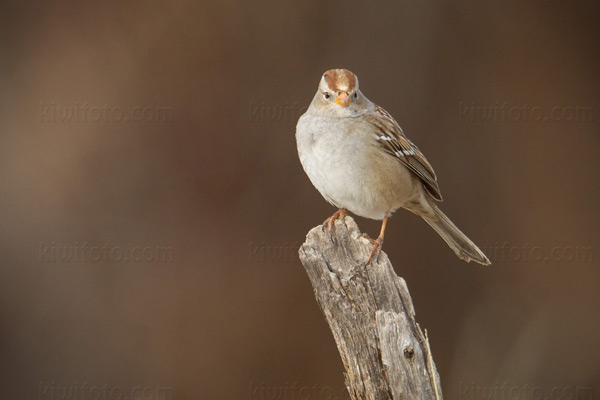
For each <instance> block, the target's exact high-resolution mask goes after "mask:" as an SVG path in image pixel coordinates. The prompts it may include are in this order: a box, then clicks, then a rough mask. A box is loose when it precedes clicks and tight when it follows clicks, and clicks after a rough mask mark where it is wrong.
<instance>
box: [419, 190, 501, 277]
mask: <svg viewBox="0 0 600 400" xmlns="http://www.w3.org/2000/svg"><path fill="white" fill-rule="evenodd" d="M429 205H430V206H431V208H432V210H433V214H434V215H426V214H421V217H423V219H424V220H425V222H427V223H428V224H429V225H430V226H431V227H432V228H433V229H435V231H436V232H437V233H438V234H439V235H440V236H441V237H442V239H444V241H445V242H446V243H448V246H450V248H451V249H452V250H454V252H455V253H456V255H457V256H458V258H460V259H463V260H465V261H466V262H469V261H475V262H477V263H479V264H483V265H490V264H491V262H490V260H489V259H488V258H487V257H486V256H485V254H483V252H482V251H481V250H479V247H477V246H476V245H475V243H473V242H472V241H471V239H469V238H468V237H467V235H465V234H464V233H462V232H461V231H460V229H458V228H457V227H456V225H454V223H452V221H450V218H448V217H447V216H446V214H444V213H443V212H442V210H440V209H439V208H438V207H437V206H436V205H435V204H433V203H432V202H429ZM427 214H429V213H427Z"/></svg>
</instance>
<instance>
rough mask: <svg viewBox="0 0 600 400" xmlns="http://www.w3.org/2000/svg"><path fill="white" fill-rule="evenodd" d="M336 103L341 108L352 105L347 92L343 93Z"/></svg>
mask: <svg viewBox="0 0 600 400" xmlns="http://www.w3.org/2000/svg"><path fill="white" fill-rule="evenodd" d="M335 102H336V103H337V104H339V105H340V106H343V107H348V106H349V105H350V96H348V93H346V92H341V93H340V94H339V95H338V97H337V98H336V99H335Z"/></svg>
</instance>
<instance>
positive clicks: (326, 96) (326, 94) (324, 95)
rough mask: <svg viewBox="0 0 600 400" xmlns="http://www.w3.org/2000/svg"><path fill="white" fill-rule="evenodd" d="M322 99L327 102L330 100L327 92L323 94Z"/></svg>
mask: <svg viewBox="0 0 600 400" xmlns="http://www.w3.org/2000/svg"><path fill="white" fill-rule="evenodd" d="M323 97H325V100H329V99H330V98H331V95H330V94H329V92H325V93H323Z"/></svg>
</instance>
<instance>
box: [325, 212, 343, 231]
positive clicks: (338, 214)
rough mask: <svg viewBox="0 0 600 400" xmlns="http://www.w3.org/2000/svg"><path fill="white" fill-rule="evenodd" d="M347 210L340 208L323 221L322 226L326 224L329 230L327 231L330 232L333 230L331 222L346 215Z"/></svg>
mask: <svg viewBox="0 0 600 400" xmlns="http://www.w3.org/2000/svg"><path fill="white" fill-rule="evenodd" d="M347 211H348V210H346V209H345V208H340V209H339V210H337V211H336V212H335V213H334V214H333V215H332V216H331V217H329V218H327V219H326V220H325V221H323V226H325V225H327V229H328V230H329V232H331V231H332V230H333V222H334V221H335V220H336V219H338V218H344V217H345V216H346V212H347Z"/></svg>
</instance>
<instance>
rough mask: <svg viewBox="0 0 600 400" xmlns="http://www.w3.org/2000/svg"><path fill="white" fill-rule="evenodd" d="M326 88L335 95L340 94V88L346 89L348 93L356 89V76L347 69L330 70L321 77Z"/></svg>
mask: <svg viewBox="0 0 600 400" xmlns="http://www.w3.org/2000/svg"><path fill="white" fill-rule="evenodd" d="M323 76H324V77H325V82H326V83H327V86H329V88H330V89H331V90H333V91H335V92H336V93H338V92H340V91H341V89H340V87H344V88H347V91H348V92H351V91H353V90H354V89H355V88H356V75H354V74H353V73H352V72H350V71H348V70H347V69H330V70H329V71H327V72H325V74H324V75H323Z"/></svg>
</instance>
